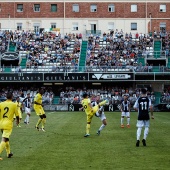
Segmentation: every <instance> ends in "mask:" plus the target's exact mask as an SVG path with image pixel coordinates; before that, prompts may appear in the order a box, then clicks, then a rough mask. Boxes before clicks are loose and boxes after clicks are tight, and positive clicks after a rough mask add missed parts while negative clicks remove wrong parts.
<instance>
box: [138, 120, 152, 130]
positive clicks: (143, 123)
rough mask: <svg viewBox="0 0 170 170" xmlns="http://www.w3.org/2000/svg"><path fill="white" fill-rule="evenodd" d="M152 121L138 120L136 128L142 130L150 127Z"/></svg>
mask: <svg viewBox="0 0 170 170" xmlns="http://www.w3.org/2000/svg"><path fill="white" fill-rule="evenodd" d="M149 125H150V121H149V120H137V124H136V127H138V128H142V127H149Z"/></svg>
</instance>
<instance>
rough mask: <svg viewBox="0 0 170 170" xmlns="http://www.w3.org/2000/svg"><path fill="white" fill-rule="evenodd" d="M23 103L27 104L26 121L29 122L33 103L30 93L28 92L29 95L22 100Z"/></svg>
mask: <svg viewBox="0 0 170 170" xmlns="http://www.w3.org/2000/svg"><path fill="white" fill-rule="evenodd" d="M22 103H23V104H24V106H25V113H26V114H27V115H26V118H25V120H24V123H25V124H29V118H30V115H31V105H32V102H31V98H30V93H28V94H27V97H26V98H25V99H24V100H23V101H22Z"/></svg>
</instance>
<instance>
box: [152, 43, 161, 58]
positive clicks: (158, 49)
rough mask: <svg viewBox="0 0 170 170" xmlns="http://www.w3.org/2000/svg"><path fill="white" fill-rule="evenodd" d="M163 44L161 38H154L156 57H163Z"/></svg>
mask: <svg viewBox="0 0 170 170" xmlns="http://www.w3.org/2000/svg"><path fill="white" fill-rule="evenodd" d="M161 46H162V44H161V41H160V40H154V58H160V57H161V49H162V47H161Z"/></svg>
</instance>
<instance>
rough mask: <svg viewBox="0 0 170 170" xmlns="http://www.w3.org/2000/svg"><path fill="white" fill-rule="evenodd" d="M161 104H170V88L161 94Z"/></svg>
mask: <svg viewBox="0 0 170 170" xmlns="http://www.w3.org/2000/svg"><path fill="white" fill-rule="evenodd" d="M160 102H161V103H170V86H168V87H167V88H165V89H164V90H163V92H162V94H161V99H160Z"/></svg>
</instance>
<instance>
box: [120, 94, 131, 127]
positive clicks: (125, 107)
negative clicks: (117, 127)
mask: <svg viewBox="0 0 170 170" xmlns="http://www.w3.org/2000/svg"><path fill="white" fill-rule="evenodd" d="M120 111H121V112H122V113H121V128H124V124H123V123H124V117H126V118H127V128H130V102H129V101H128V95H124V100H123V101H122V103H121V105H120Z"/></svg>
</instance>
